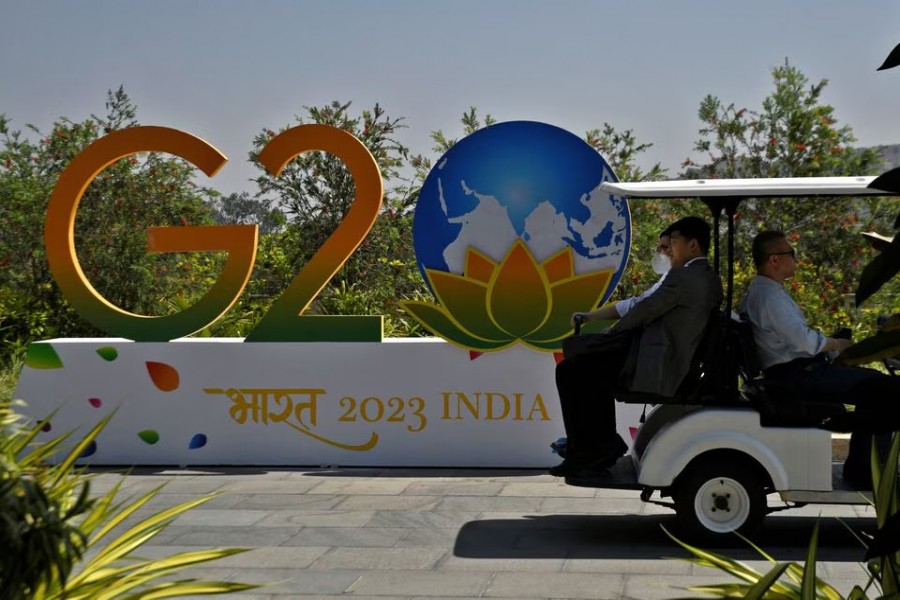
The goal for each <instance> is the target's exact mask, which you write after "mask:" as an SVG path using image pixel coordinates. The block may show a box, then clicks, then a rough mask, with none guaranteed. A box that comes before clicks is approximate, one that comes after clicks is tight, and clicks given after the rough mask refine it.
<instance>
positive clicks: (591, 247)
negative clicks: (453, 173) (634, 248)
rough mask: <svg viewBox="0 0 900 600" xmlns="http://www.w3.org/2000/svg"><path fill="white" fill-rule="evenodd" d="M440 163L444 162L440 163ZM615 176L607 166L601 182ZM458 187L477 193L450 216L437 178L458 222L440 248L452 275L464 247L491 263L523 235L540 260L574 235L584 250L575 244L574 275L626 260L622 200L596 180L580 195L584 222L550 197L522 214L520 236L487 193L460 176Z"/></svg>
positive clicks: (619, 265) (459, 268)
mask: <svg viewBox="0 0 900 600" xmlns="http://www.w3.org/2000/svg"><path fill="white" fill-rule="evenodd" d="M441 166H443V165H441ZM610 180H613V178H612V174H611V173H610V172H609V170H608V169H606V168H604V169H603V175H602V177H601V180H600V181H601V183H602V182H604V181H610ZM459 183H460V186H461V187H462V190H463V193H465V194H466V195H467V196H475V198H476V199H477V200H478V204H477V205H476V206H475V208H474V209H472V210H471V211H469V212H467V213H463V214H461V215H458V216H450V215H449V211H448V208H447V202H446V200H445V198H444V187H443V182H442V181H441V179H440V178H438V197H439V200H440V205H441V210H442V211H443V213H444V215H446V216H447V222H448V223H450V224H454V225H460V226H461V228H460V231H459V234H458V235H457V236H456V239H454V240H453V241H452V242H450V244H448V245H447V247H446V248H445V249H444V252H443V258H444V261H445V262H446V263H447V268H448V270H449V272H450V273H456V274H459V275H461V274H462V273H463V271H464V268H465V260H466V250H467V249H468V248H469V247H470V246H471V247H472V248H475V249H476V250H478V251H479V252H481V253H483V254H484V255H485V256H487V257H488V258H490V259H491V260H493V261H494V262H498V263H499V262H501V261H502V260H503V258H504V257H505V256H506V253H507V252H508V251H509V249H510V248H511V247H512V245H513V244H514V243H515V241H516V239H518V238H519V237H521V239H522V240H523V241H524V242H525V245H526V247H527V248H528V250H529V251H530V252H531V254H532V255H533V256H534V258H535V260H537V261H538V262H542V261H544V260H547V259H548V258H550V257H551V256H553V255H554V254H556V253H557V252H559V251H561V250H563V249H565V248H566V246H574V244H575V239H574V238H575V236H574V235H573V232H574V233H575V234H577V235H578V237H580V238H581V243H582V245H583V246H584V249H585V250H586V251H587V255H586V256H585V255H583V254H582V253H581V252H579V251H578V250H577V249H576V248H575V247H573V250H575V251H574V252H573V256H574V262H575V265H574V266H575V273H576V274H579V275H580V274H583V273H588V272H593V271H601V270H604V269H613V270H619V269H621V268H622V267H623V266H624V263H625V258H626V252H625V250H626V244H625V242H626V240H627V238H628V235H627V234H628V221H627V220H626V217H625V206H624V203H625V200H624V199H622V198H618V197H613V196H610V195H609V194H607V193H604V192H601V191H600V186H599V184H598V185H597V187H596V188H594V189H593V190H591V191H590V192H589V193H586V194H583V195H582V196H581V198H580V199H579V202H581V204H582V205H584V206H585V207H587V209H588V210H589V212H590V214H589V216H588V218H587V219H586V220H585V221H583V222H582V221H578V220H577V219H575V218H568V217H566V215H565V214H563V213H562V212H559V211H557V210H556V208H555V207H554V206H553V204H552V203H551V202H550V201H549V200H543V201H541V202H540V203H539V204H538V205H537V206H535V207H534V209H532V211H531V213H529V214H528V216H527V217H526V218H525V227H524V230H523V232H522V235H521V236H519V235H518V234H517V233H516V230H515V227H513V224H512V220H511V219H510V218H509V211H508V210H507V208H506V207H505V206H503V205H502V204H501V203H500V201H499V200H498V199H497V198H496V197H495V196H492V195H490V194H481V193H479V192H478V191H476V190H474V189H472V188H470V187H468V186H467V185H466V182H465V181H464V180H461V181H460V182H459ZM607 230H610V232H611V235H610V244H609V245H608V246H598V245H597V243H596V240H597V238H598V236H600V235H601V234H602V233H604V232H605V231H607Z"/></svg>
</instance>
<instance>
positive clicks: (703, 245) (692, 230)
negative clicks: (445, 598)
mask: <svg viewBox="0 0 900 600" xmlns="http://www.w3.org/2000/svg"><path fill="white" fill-rule="evenodd" d="M676 231H677V232H678V233H679V234H681V236H682V237H683V238H686V239H689V240H697V244H699V246H700V251H701V252H703V254H706V253H707V252H708V251H709V239H710V236H711V233H710V232H711V230H710V227H709V223H707V222H706V221H705V220H704V219H701V218H700V217H685V218H683V219H678V220H677V221H675V222H674V223H672V224H671V225H669V226H668V227H667V228H666V229H665V230H664V232H663V233H665V232H668V235H672V234H673V233H675V232H676Z"/></svg>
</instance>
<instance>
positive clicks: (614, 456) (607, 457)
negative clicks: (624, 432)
mask: <svg viewBox="0 0 900 600" xmlns="http://www.w3.org/2000/svg"><path fill="white" fill-rule="evenodd" d="M626 452H628V444H626V443H625V440H623V439H622V436H620V435H619V434H618V433H617V434H616V437H615V438H613V439H612V440H610V441H608V442H605V443H604V444H602V445H601V446H600V454H599V456H596V457H595V459H594V461H593V462H592V464H591V467H592V468H597V469H605V468H607V467H611V466H613V465H614V464H616V461H618V460H619V458H621V457H623V456H625V453H626Z"/></svg>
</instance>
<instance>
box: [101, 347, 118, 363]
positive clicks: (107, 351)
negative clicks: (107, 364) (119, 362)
mask: <svg viewBox="0 0 900 600" xmlns="http://www.w3.org/2000/svg"><path fill="white" fill-rule="evenodd" d="M97 354H99V355H100V358H102V359H103V360H108V361H113V360H116V359H117V358H118V357H119V351H118V350H116V349H115V348H113V347H112V346H104V347H102V348H97Z"/></svg>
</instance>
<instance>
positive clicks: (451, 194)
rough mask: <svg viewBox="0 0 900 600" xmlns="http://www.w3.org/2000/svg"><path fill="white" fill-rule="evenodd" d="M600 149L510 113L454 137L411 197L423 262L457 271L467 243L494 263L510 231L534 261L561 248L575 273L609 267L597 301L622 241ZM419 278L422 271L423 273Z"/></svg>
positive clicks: (626, 229)
mask: <svg viewBox="0 0 900 600" xmlns="http://www.w3.org/2000/svg"><path fill="white" fill-rule="evenodd" d="M604 181H617V179H616V176H615V174H614V173H613V172H612V169H610V167H609V165H608V164H607V163H606V161H605V160H604V159H603V157H602V156H601V155H600V154H599V153H597V152H596V151H595V150H594V149H593V148H591V147H590V146H589V145H588V144H587V143H586V142H584V141H583V140H582V139H581V138H579V137H577V136H575V135H573V134H572V133H569V132H568V131H566V130H564V129H560V128H559V127H555V126H553V125H548V124H546V123H538V122H533V121H511V122H507V123H499V124H496V125H492V126H490V127H487V128H484V129H480V130H478V131H476V132H475V133H473V134H471V135H469V136H468V137H466V138H464V139H462V140H460V141H459V142H458V143H456V144H455V145H454V146H453V147H452V148H451V149H450V150H448V151H447V152H446V153H445V154H444V155H443V156H441V158H440V159H439V160H438V161H437V162H436V163H435V166H434V168H433V169H432V170H431V172H430V173H429V174H428V177H427V178H426V180H425V184H424V185H423V186H422V191H421V194H420V196H419V199H418V203H417V204H416V210H415V217H414V222H413V243H414V246H415V251H416V258H417V260H418V263H419V269H420V270H421V271H422V274H423V277H424V275H425V269H435V270H440V271H445V272H450V273H458V274H461V273H462V272H463V268H464V261H465V253H466V249H467V248H468V247H473V248H475V249H476V250H478V251H480V252H481V253H483V254H485V255H487V256H488V257H489V258H491V259H492V260H494V261H495V262H500V261H502V260H503V258H504V257H505V255H506V253H507V251H508V250H509V248H510V247H511V246H512V245H513V243H514V242H515V241H516V238H519V239H521V240H523V241H524V242H525V245H526V246H527V247H528V249H529V250H530V251H531V253H532V254H533V255H534V257H535V258H536V259H537V260H538V261H544V260H546V259H547V258H549V257H551V256H553V255H554V254H556V253H557V252H559V251H561V250H564V249H565V247H566V246H569V247H571V248H572V250H573V251H574V256H575V273H576V274H582V273H586V272H593V271H599V270H603V269H613V270H614V271H615V274H614V275H613V278H612V280H611V281H610V285H609V287H608V289H607V293H606V297H604V298H603V299H602V301H604V302H605V301H606V299H607V298H608V297H609V295H610V294H612V291H613V290H614V289H615V287H616V284H617V283H618V281H619V279H620V277H621V275H622V271H623V269H624V267H625V264H626V262H627V260H628V252H629V248H630V246H631V214H630V212H629V210H628V203H627V201H626V199H625V198H621V197H615V196H611V195H609V194H606V193H602V192H600V190H599V189H598V188H599V186H600V184H601V183H602V182H604ZM425 280H426V281H428V278H427V277H425Z"/></svg>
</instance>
